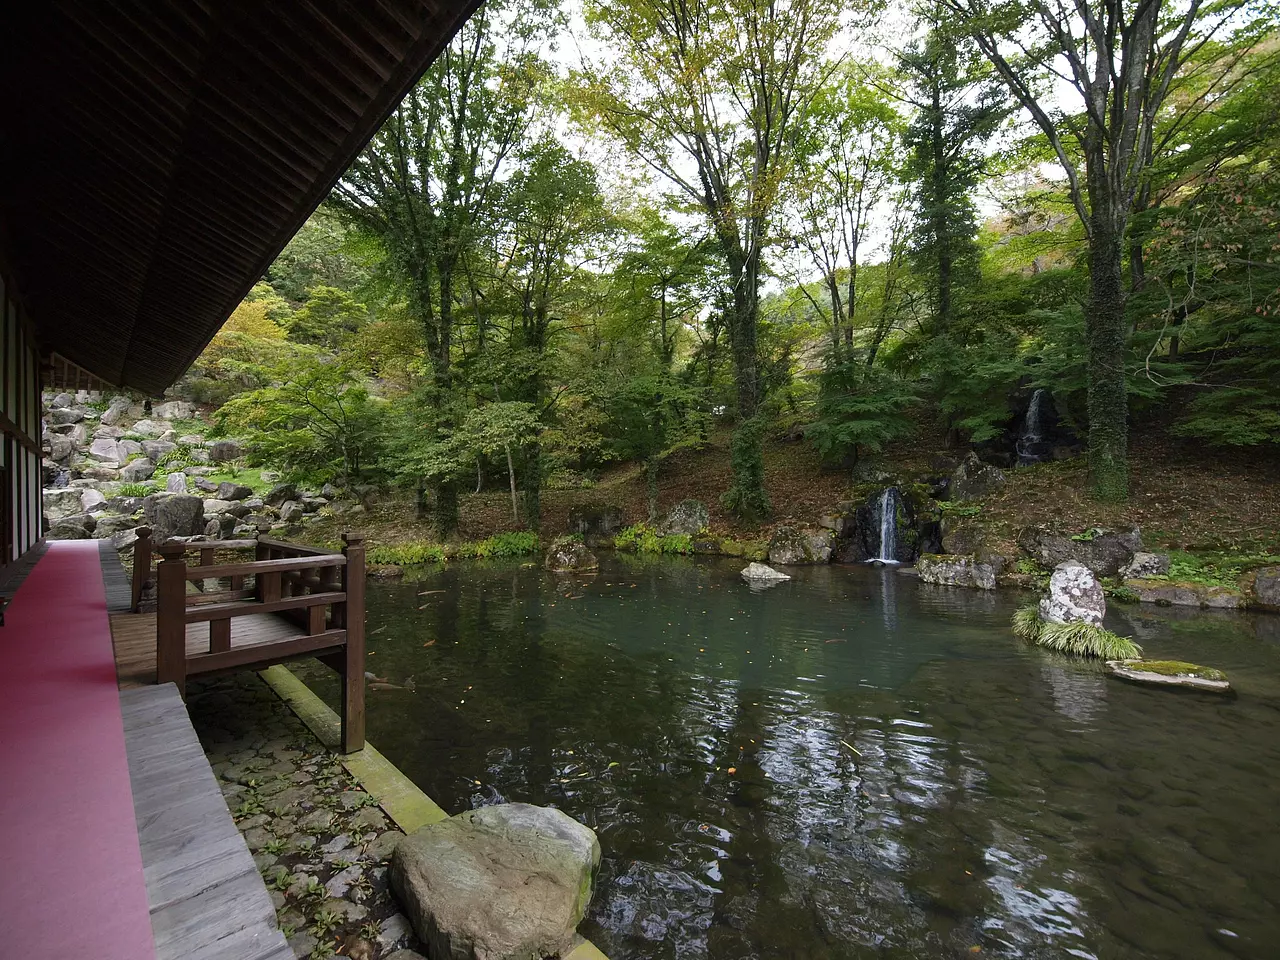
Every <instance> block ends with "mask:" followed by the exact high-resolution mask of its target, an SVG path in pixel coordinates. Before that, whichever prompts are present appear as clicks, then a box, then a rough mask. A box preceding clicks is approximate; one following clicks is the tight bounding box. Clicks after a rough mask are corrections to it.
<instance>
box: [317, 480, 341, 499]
mask: <svg viewBox="0 0 1280 960" xmlns="http://www.w3.org/2000/svg"><path fill="white" fill-rule="evenodd" d="M320 496H322V497H324V498H325V499H326V500H337V499H338V488H337V487H335V486H334V485H333V484H332V483H326V484H325V485H324V486H323V487H321V488H320Z"/></svg>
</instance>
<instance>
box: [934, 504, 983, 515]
mask: <svg viewBox="0 0 1280 960" xmlns="http://www.w3.org/2000/svg"><path fill="white" fill-rule="evenodd" d="M937 509H938V511H939V512H940V513H941V514H943V516H947V517H976V516H977V515H978V514H980V513H982V504H980V503H962V502H960V501H959V500H939V501H937Z"/></svg>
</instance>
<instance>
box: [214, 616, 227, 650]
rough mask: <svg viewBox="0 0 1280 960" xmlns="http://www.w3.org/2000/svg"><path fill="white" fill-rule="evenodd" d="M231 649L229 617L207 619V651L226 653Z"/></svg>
mask: <svg viewBox="0 0 1280 960" xmlns="http://www.w3.org/2000/svg"><path fill="white" fill-rule="evenodd" d="M230 649H231V618H230V617H223V618H221V619H219V620H210V621H209V652H210V653H226V652H227V651H228V650H230Z"/></svg>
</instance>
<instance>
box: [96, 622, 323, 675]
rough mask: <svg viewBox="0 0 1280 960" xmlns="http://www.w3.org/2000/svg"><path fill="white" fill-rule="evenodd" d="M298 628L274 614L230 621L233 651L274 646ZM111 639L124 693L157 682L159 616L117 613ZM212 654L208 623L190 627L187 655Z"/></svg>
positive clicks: (112, 623)
mask: <svg viewBox="0 0 1280 960" xmlns="http://www.w3.org/2000/svg"><path fill="white" fill-rule="evenodd" d="M297 634H298V628H297V626H296V625H295V624H291V623H289V622H288V621H287V620H285V619H283V618H281V617H278V616H276V615H275V614H272V613H260V614H255V615H254V616H251V617H237V618H235V619H234V620H232V621H231V647H232V649H236V648H239V647H246V646H253V645H255V644H260V643H272V642H275V641H278V640H287V639H289V638H290V637H294V636H297ZM111 637H112V640H113V642H114V644H115V654H116V677H117V679H118V681H119V683H120V689H121V690H128V689H132V688H134V687H141V686H150V685H153V684H154V683H155V682H156V615H155V614H154V613H116V614H112V616H111ZM208 650H209V623H208V621H205V622H203V623H189V624H187V654H188V655H191V654H196V653H206V652H208Z"/></svg>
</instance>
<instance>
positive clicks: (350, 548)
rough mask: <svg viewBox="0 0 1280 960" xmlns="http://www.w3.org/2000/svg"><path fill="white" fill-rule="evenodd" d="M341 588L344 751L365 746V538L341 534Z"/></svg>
mask: <svg viewBox="0 0 1280 960" xmlns="http://www.w3.org/2000/svg"><path fill="white" fill-rule="evenodd" d="M342 543H343V547H342V555H343V556H345V557H346V558H347V565H346V566H345V567H343V568H342V590H343V593H345V594H346V595H347V597H346V603H345V605H344V607H345V610H344V613H345V620H346V630H347V644H346V648H345V652H346V657H345V659H344V661H343V663H344V667H343V671H342V752H343V753H355V752H356V751H357V750H360V749H362V748H363V747H364V538H363V537H360V536H353V535H352V534H350V533H344V534H343V535H342Z"/></svg>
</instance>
